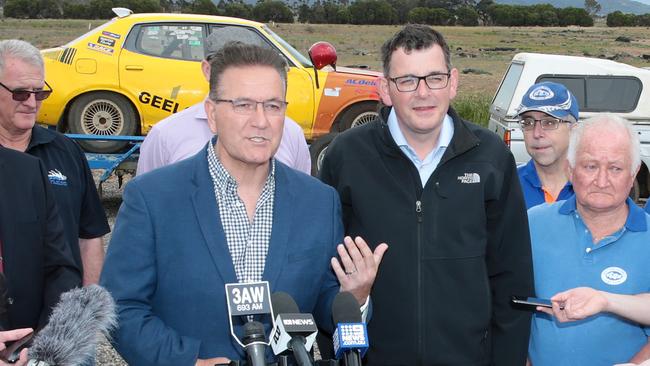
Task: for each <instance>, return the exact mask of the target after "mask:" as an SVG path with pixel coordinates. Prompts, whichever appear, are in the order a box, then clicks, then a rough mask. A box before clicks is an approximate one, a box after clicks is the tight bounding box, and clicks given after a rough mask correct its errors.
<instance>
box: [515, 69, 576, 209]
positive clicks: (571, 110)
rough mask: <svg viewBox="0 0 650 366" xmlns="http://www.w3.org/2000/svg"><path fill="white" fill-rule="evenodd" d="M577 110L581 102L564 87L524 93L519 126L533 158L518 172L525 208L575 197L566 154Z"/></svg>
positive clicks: (543, 85) (541, 86)
mask: <svg viewBox="0 0 650 366" xmlns="http://www.w3.org/2000/svg"><path fill="white" fill-rule="evenodd" d="M578 109H579V108H578V101H577V100H576V98H575V97H574V96H573V94H571V92H570V91H569V90H568V89H567V88H566V87H565V86H564V85H562V84H558V83H552V82H548V81H547V82H542V83H538V84H534V85H533V86H531V87H530V88H529V89H528V91H527V92H526V94H524V97H523V98H522V100H521V105H520V106H519V110H518V113H519V114H518V116H519V126H520V127H521V130H522V131H523V134H524V144H525V145H526V151H528V154H529V155H530V156H531V158H532V159H531V160H530V161H529V162H528V164H526V165H524V166H521V167H519V168H518V169H517V173H518V174H519V181H520V183H521V188H522V190H523V192H524V199H525V200H526V208H531V207H533V206H537V205H539V204H542V203H544V202H547V203H552V202H555V201H560V200H565V199H567V198H569V197H571V196H572V195H573V187H572V186H571V183H570V182H569V177H568V171H567V165H568V164H567V161H566V152H567V149H568V147H569V132H570V131H571V127H572V126H573V125H574V124H575V122H577V121H578Z"/></svg>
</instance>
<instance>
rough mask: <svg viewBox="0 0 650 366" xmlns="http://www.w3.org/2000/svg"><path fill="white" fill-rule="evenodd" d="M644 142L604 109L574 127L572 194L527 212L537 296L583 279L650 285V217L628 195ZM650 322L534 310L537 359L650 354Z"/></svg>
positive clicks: (622, 290)
mask: <svg viewBox="0 0 650 366" xmlns="http://www.w3.org/2000/svg"><path fill="white" fill-rule="evenodd" d="M639 151H640V145H639V140H638V137H637V136H636V134H635V133H634V131H633V130H632V129H631V127H630V126H629V124H628V123H627V121H625V120H623V119H621V118H620V117H617V116H614V115H610V114H606V115H602V116H599V117H595V118H592V119H588V120H586V121H584V122H582V123H580V124H579V125H576V126H575V127H574V128H573V129H572V131H571V137H570V143H569V150H568V155H567V156H568V161H569V178H570V180H571V182H572V183H573V189H574V190H575V195H574V196H572V197H570V198H569V199H567V200H566V201H561V202H556V203H553V204H550V205H540V206H536V207H533V208H531V209H530V210H529V211H528V215H529V222H530V234H531V244H532V249H533V267H534V273H535V289H536V291H537V295H538V296H539V297H543V298H550V297H551V296H553V295H554V294H556V293H558V292H560V291H565V290H567V289H570V288H574V287H578V286H589V287H592V288H594V289H597V290H602V291H608V292H611V293H617V294H637V293H642V292H648V290H649V289H650V271H648V263H650V245H649V243H650V231H648V226H649V225H650V216H649V215H647V214H646V213H645V212H644V211H643V209H642V208H640V207H638V206H637V205H635V204H634V202H633V201H632V200H631V199H629V198H628V192H629V191H630V189H631V188H632V184H633V183H634V179H635V176H636V173H637V172H638V170H639V166H640V164H641V159H640V157H639ZM648 335H650V328H648V327H643V326H641V325H639V324H636V323H634V322H630V321H626V320H624V319H622V318H620V317H618V316H615V315H613V314H609V313H601V314H598V315H595V316H592V317H589V318H587V319H584V320H582V321H578V322H572V323H559V322H557V321H556V320H555V319H554V318H553V317H551V316H550V315H548V314H545V313H541V312H540V313H537V314H535V316H534V317H533V322H532V328H531V338H530V347H529V358H530V361H531V362H532V364H533V365H534V366H544V365H554V366H562V365H612V364H615V363H621V362H635V363H639V362H641V361H644V360H646V359H648V358H650V346H649V345H648Z"/></svg>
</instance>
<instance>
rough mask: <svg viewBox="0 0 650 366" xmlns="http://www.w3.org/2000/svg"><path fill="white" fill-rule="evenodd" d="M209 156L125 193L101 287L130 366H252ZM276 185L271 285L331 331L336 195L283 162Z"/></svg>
mask: <svg viewBox="0 0 650 366" xmlns="http://www.w3.org/2000/svg"><path fill="white" fill-rule="evenodd" d="M206 146H207V145H206ZM206 149H207V147H206V148H205V149H201V151H200V152H199V153H198V154H197V155H195V156H193V157H191V158H189V159H187V160H184V161H181V162H178V163H176V164H173V165H170V166H167V167H164V168H161V169H157V170H155V171H152V172H150V173H147V174H144V175H142V176H138V177H136V178H135V179H133V180H132V181H131V182H129V184H128V185H127V186H126V189H125V191H124V195H123V203H122V206H121V207H120V210H119V213H118V216H117V221H116V224H115V229H114V233H113V237H112V240H111V243H110V246H109V249H108V254H107V256H106V262H105V264H104V269H103V272H102V276H101V284H102V285H103V286H105V287H106V288H107V289H108V290H109V291H110V292H111V293H112V294H113V296H114V297H115V300H116V302H117V308H118V311H119V329H118V330H117V331H116V332H115V334H114V341H115V343H116V348H117V350H118V351H119V353H120V354H121V355H122V356H123V357H124V359H125V360H126V361H127V362H128V363H129V364H131V365H138V366H145V365H174V366H182V365H194V363H195V361H196V359H197V358H202V359H205V358H212V357H228V358H230V359H232V360H237V359H245V354H244V352H243V350H242V349H241V347H240V346H239V345H238V344H237V343H236V342H235V341H234V340H233V338H232V336H231V334H230V329H229V325H228V311H227V305H226V296H225V290H224V284H225V283H236V282H237V278H236V275H235V270H234V266H233V264H232V259H231V257H230V252H229V250H228V244H227V243H226V239H225V234H224V231H223V228H222V226H221V219H220V217H219V207H218V204H217V201H216V198H215V193H214V185H213V183H212V179H211V177H210V174H209V171H208V163H207V154H206ZM275 179H276V185H275V200H274V208H273V229H272V233H271V242H270V244H269V250H268V255H267V258H266V266H265V269H264V274H263V279H264V280H266V281H269V283H270V287H271V292H276V291H284V292H287V293H289V294H290V295H291V296H292V297H293V298H294V299H295V300H296V303H297V304H298V306H299V307H300V310H301V311H302V312H305V313H312V314H314V317H315V318H316V321H317V323H318V324H319V326H320V327H322V328H324V329H327V330H331V329H332V327H333V326H332V313H331V304H332V300H333V298H334V296H335V295H336V294H337V293H338V291H339V283H338V281H337V280H336V276H335V275H334V272H333V271H332V269H331V267H330V258H332V257H334V256H336V245H337V244H338V243H340V242H341V241H342V237H343V227H342V222H341V207H340V201H339V197H338V194H337V193H336V191H334V189H332V188H331V187H329V186H326V185H324V184H323V183H321V182H319V181H318V180H316V179H315V178H312V177H310V176H308V175H305V174H303V173H300V172H298V171H295V170H293V169H291V168H288V167H287V166H285V165H283V164H282V163H280V162H277V161H276V168H275ZM267 334H268V333H267Z"/></svg>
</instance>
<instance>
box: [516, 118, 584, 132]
mask: <svg viewBox="0 0 650 366" xmlns="http://www.w3.org/2000/svg"><path fill="white" fill-rule="evenodd" d="M518 122H519V127H520V128H521V129H522V130H524V131H531V130H533V129H535V123H539V126H540V127H541V128H542V130H557V128H558V127H559V126H560V123H571V121H565V120H563V119H559V118H555V117H543V118H540V119H535V118H533V117H524V118H520V119H519V121H518Z"/></svg>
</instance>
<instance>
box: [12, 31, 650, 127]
mask: <svg viewBox="0 0 650 366" xmlns="http://www.w3.org/2000/svg"><path fill="white" fill-rule="evenodd" d="M103 22H104V21H101V20H48V19H39V20H16V19H0V38H1V39H5V38H20V39H24V40H26V41H29V42H32V43H33V44H35V45H36V46H37V47H39V48H48V47H54V46H60V45H62V44H65V43H66V42H68V41H71V40H73V39H74V38H76V37H78V36H80V35H82V34H83V33H85V32H87V31H88V30H89V28H93V27H96V26H99V25H100V24H102V23H103ZM272 28H273V30H274V31H275V32H276V33H278V34H279V35H280V36H282V37H283V38H284V39H286V40H287V41H288V42H289V43H291V44H292V45H293V46H294V47H296V48H297V49H298V50H299V51H301V52H302V53H303V54H305V55H306V54H307V50H308V49H309V46H310V45H312V44H313V43H314V42H317V41H321V40H325V41H328V42H330V43H332V44H333V45H334V46H335V47H336V49H337V52H338V56H339V61H338V65H367V66H369V67H370V68H371V69H373V70H380V69H381V63H380V56H379V48H380V46H381V44H382V43H383V41H384V40H386V39H387V38H389V37H390V36H391V35H392V34H393V33H395V32H396V31H397V30H398V29H399V28H400V26H376V25H324V24H274V25H273V26H272ZM437 29H438V30H439V31H440V32H442V34H443V35H444V36H445V37H446V39H447V41H448V42H449V45H450V48H451V50H452V62H453V64H454V65H455V66H456V67H457V68H458V69H459V70H460V71H461V80H460V92H459V97H458V100H457V103H456V105H457V108H459V109H461V104H462V109H469V110H470V111H471V109H472V108H479V110H476V111H471V112H472V114H471V115H472V116H474V115H476V116H487V111H483V110H481V108H483V109H484V108H485V106H486V105H487V104H488V103H489V102H490V100H491V98H492V96H493V95H494V93H495V91H496V89H497V87H498V86H499V82H500V81H501V77H502V76H503V73H504V72H505V70H506V68H507V66H508V63H509V61H510V60H511V59H512V57H513V56H514V55H515V54H516V53H519V52H543V53H557V54H565V55H578V56H583V55H587V56H593V57H615V58H616V60H617V61H620V62H624V63H628V64H631V65H635V66H650V62H648V61H646V60H644V59H643V58H642V55H644V54H648V55H650V39H648V37H647V35H648V29H647V28H641V27H638V28H607V27H604V26H600V27H592V28H578V27H569V28H544V27H513V28H507V27H438V28H437ZM620 36H624V37H627V38H629V39H630V40H631V42H619V41H616V38H617V37H620ZM494 48H502V49H506V50H503V51H496V50H490V49H494ZM468 69H473V70H478V71H479V72H481V74H475V73H468V74H463V73H462V72H463V71H464V70H465V71H466V70H468ZM463 116H465V117H469V116H468V114H467V113H463ZM475 118H476V119H475V120H477V121H478V120H479V118H480V117H475Z"/></svg>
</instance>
